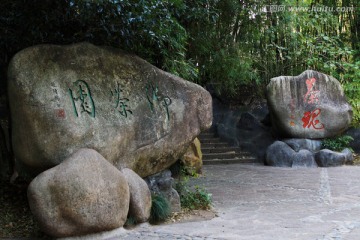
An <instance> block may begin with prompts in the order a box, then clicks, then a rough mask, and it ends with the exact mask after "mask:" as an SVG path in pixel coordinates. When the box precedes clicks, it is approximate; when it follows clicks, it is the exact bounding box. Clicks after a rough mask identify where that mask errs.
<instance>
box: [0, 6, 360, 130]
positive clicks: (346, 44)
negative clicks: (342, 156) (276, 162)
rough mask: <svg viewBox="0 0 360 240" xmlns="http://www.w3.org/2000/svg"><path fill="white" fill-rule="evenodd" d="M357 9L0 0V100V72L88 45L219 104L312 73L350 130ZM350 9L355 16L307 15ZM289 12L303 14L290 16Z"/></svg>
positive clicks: (0, 77) (1, 87)
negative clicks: (23, 58)
mask: <svg viewBox="0 0 360 240" xmlns="http://www.w3.org/2000/svg"><path fill="white" fill-rule="evenodd" d="M269 5H285V11H277V12H270V11H266V10H269V9H267V8H268V7H269ZM356 5H357V1H356V0H346V1H340V0H331V1H327V0H326V1H325V0H316V1H315V0H307V1H298V0H278V1H276V2H269V1H265V0H256V1H255V0H249V1H237V0H222V1H218V0H207V1H203V0H193V1H183V0H165V1H161V0H149V1H134V0H122V1H119V0H114V1H103V0H97V1H95V0H94V1H87V0H62V1H58V0H2V1H0V36H2V37H1V38H0V54H1V55H0V94H2V93H3V92H4V91H5V89H6V84H5V83H6V81H5V79H6V77H5V76H6V68H7V65H8V62H9V60H10V59H11V57H12V56H13V55H14V54H15V53H16V52H18V51H19V50H21V49H23V48H26V47H29V46H32V45H35V44H41V43H54V44H69V43H75V42H81V41H88V42H92V43H94V44H97V45H108V46H113V47H117V48H121V49H124V50H126V51H129V52H132V53H135V54H137V55H139V56H140V57H142V58H144V59H146V60H147V61H149V62H151V63H152V64H154V65H156V66H157V67H159V68H161V69H163V70H165V71H169V72H171V73H174V74H176V75H179V76H180V77H183V78H185V79H187V80H191V81H194V82H196V83H199V84H201V85H203V86H205V85H207V84H211V85H212V86H213V87H214V88H215V90H216V91H217V92H218V93H222V94H223V95H234V96H236V95H243V92H242V91H239V90H241V89H245V90H246V89H256V91H247V90H246V92H250V93H251V94H258V92H261V90H262V89H264V87H265V86H266V84H267V83H268V81H269V79H270V78H272V77H276V76H280V75H298V74H299V73H301V72H303V71H304V70H306V69H313V70H317V71H321V72H324V73H327V74H329V75H332V76H334V77H336V78H338V79H339V80H340V81H341V82H342V84H343V85H344V87H345V90H346V93H347V95H348V97H349V101H350V102H351V104H352V105H353V107H354V119H355V121H354V124H356V123H358V124H359V120H360V114H359V100H358V97H357V96H359V94H358V85H359V80H358V79H359V76H358V75H359V73H358V72H359V71H357V69H358V67H359V63H358V62H359V61H360V44H359V42H360V37H359V36H360V27H359V26H360V16H359V12H360V11H359V8H358V7H357V8H356ZM266 6H267V7H266ZM351 6H354V7H355V10H354V11H348V12H334V11H333V12H332V11H312V10H311V9H312V8H313V7H317V8H321V7H334V8H336V7H351ZM294 7H303V10H300V11H290V10H289V9H290V8H291V9H293V8H294ZM307 10H308V11H307Z"/></svg>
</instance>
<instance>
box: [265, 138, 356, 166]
mask: <svg viewBox="0 0 360 240" xmlns="http://www.w3.org/2000/svg"><path fill="white" fill-rule="evenodd" d="M352 162H353V154H352V152H351V151H350V149H348V148H345V149H344V150H343V151H342V152H335V151H331V150H329V149H321V141H320V140H311V139H295V138H293V139H285V140H283V141H275V142H274V143H273V144H271V145H270V146H269V147H268V149H267V151H266V160H265V163H266V164H267V165H270V166H276V167H295V168H296V167H318V166H319V167H334V166H340V165H344V164H351V163H352Z"/></svg>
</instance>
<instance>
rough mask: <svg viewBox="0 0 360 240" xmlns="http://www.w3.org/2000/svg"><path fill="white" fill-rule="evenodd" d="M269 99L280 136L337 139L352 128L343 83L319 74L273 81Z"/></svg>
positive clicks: (283, 77) (275, 126)
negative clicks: (336, 137)
mask: <svg viewBox="0 0 360 240" xmlns="http://www.w3.org/2000/svg"><path fill="white" fill-rule="evenodd" d="M267 100H268V105H269V108H270V113H271V120H272V121H271V122H272V129H273V132H274V133H275V134H277V135H278V136H280V137H292V138H310V139H315V138H326V137H331V136H336V135H339V134H341V133H342V132H344V131H345V130H346V129H347V128H348V127H349V125H350V123H351V119H352V109H351V106H350V105H349V104H348V103H347V102H346V99H345V96H344V92H343V89H342V87H341V85H340V83H339V82H338V81H337V80H336V79H335V78H333V77H331V76H328V75H325V74H322V73H319V72H316V71H311V70H307V71H305V72H303V73H302V74H300V75H299V76H296V77H292V76H286V77H285V76H281V77H276V78H272V79H271V82H270V83H269V85H268V86H267Z"/></svg>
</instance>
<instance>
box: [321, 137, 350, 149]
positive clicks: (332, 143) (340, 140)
mask: <svg viewBox="0 0 360 240" xmlns="http://www.w3.org/2000/svg"><path fill="white" fill-rule="evenodd" d="M353 140H354V139H353V138H352V137H351V136H349V135H343V136H339V137H335V138H327V139H324V140H323V142H322V148H323V149H324V148H326V149H330V150H333V151H341V150H343V149H344V148H350V147H349V143H350V142H351V141H353ZM350 149H351V148H350Z"/></svg>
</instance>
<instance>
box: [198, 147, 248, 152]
mask: <svg viewBox="0 0 360 240" xmlns="http://www.w3.org/2000/svg"><path fill="white" fill-rule="evenodd" d="M201 151H202V153H227V152H232V151H235V152H236V153H244V152H243V151H242V150H241V149H240V148H238V147H228V145H227V146H225V147H216V148H211V147H210V148H205V147H202V146H201Z"/></svg>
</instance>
